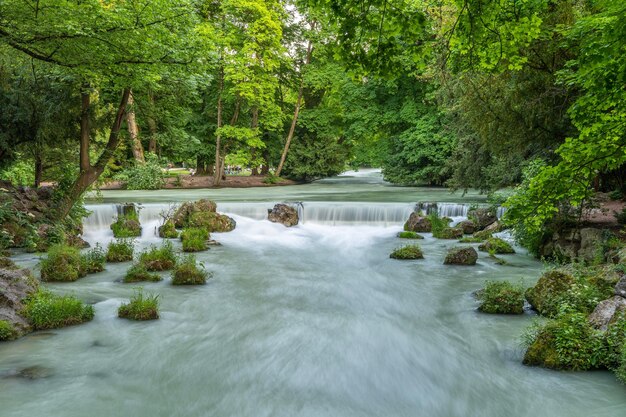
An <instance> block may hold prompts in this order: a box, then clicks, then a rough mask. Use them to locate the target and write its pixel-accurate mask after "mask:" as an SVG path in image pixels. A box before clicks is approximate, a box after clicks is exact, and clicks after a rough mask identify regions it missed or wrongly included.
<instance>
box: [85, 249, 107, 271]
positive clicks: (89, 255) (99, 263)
mask: <svg viewBox="0 0 626 417" xmlns="http://www.w3.org/2000/svg"><path fill="white" fill-rule="evenodd" d="M106 260H107V254H106V253H105V252H104V250H103V249H102V247H101V246H100V244H99V243H98V244H96V247H95V248H93V249H90V250H88V251H87V252H85V253H84V254H82V255H81V256H80V261H81V268H82V270H83V271H84V272H85V273H86V274H95V273H96V272H102V271H104V264H105V263H106Z"/></svg>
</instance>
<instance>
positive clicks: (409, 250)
mask: <svg viewBox="0 0 626 417" xmlns="http://www.w3.org/2000/svg"><path fill="white" fill-rule="evenodd" d="M389 257H390V258H392V259H422V258H424V255H423V254H422V249H421V248H420V247H419V245H407V246H403V247H401V248H397V249H395V250H394V251H393V252H391V255H389Z"/></svg>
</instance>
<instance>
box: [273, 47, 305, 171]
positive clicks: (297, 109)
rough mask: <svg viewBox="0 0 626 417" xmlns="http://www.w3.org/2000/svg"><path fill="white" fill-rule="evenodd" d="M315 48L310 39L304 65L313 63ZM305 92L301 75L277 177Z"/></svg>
mask: <svg viewBox="0 0 626 417" xmlns="http://www.w3.org/2000/svg"><path fill="white" fill-rule="evenodd" d="M312 50H313V44H312V42H311V41H310V40H309V43H308V45H307V48H306V61H305V63H304V65H309V64H310V63H311V51H312ZM303 93H304V76H302V75H301V76H300V88H299V89H298V100H297V101H296V108H295V110H294V112H293V119H291V126H290V127H289V133H288V134H287V139H286V140H285V148H284V149H283V154H282V155H281V156H280V163H279V164H278V168H276V172H275V173H274V174H275V175H276V176H277V177H280V173H281V172H282V170H283V165H285V160H286V159H287V152H289V146H291V140H292V139H293V134H294V132H295V131H296V124H297V123H298V115H299V114H300V107H301V106H302V96H303Z"/></svg>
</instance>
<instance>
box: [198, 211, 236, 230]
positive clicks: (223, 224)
mask: <svg viewBox="0 0 626 417" xmlns="http://www.w3.org/2000/svg"><path fill="white" fill-rule="evenodd" d="M188 225H189V226H190V227H200V228H203V229H206V230H207V231H208V232H209V233H213V232H218V233H223V232H230V231H232V230H234V229H235V227H236V226H237V223H236V222H235V220H234V219H232V218H230V217H228V216H227V215H225V214H220V213H213V212H206V211H199V212H196V213H192V214H191V216H190V217H189V222H188Z"/></svg>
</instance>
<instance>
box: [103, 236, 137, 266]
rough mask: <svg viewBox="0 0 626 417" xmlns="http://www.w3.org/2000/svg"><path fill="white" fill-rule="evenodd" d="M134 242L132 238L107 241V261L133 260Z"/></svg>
mask: <svg viewBox="0 0 626 417" xmlns="http://www.w3.org/2000/svg"><path fill="white" fill-rule="evenodd" d="M134 252H135V242H134V241H133V240H132V239H117V240H116V241H115V242H111V243H109V246H108V248H107V253H106V260H107V262H127V261H132V260H133V254H134Z"/></svg>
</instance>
